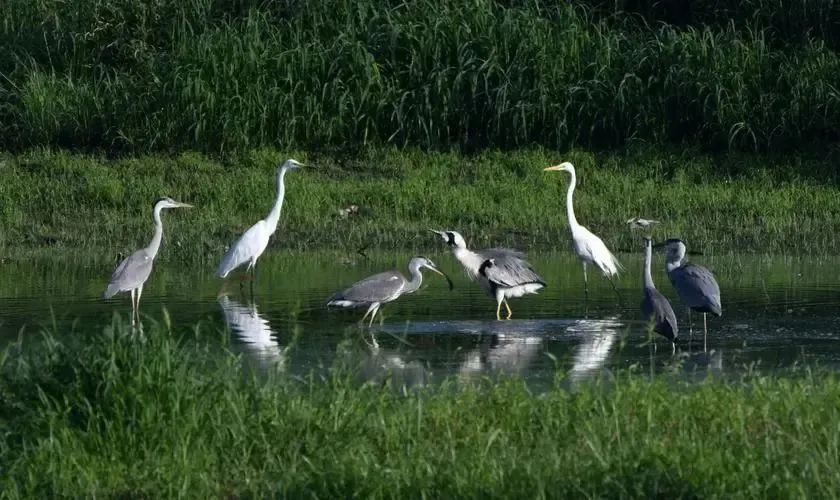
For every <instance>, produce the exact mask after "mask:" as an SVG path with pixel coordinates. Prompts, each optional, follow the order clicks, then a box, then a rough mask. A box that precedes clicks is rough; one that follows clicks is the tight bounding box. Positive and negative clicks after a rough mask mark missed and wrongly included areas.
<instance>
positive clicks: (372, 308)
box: [359, 302, 376, 324]
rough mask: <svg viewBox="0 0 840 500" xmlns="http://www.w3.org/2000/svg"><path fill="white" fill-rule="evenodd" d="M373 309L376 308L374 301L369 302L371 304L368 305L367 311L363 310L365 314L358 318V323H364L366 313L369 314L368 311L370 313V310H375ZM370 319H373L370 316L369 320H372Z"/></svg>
mask: <svg viewBox="0 0 840 500" xmlns="http://www.w3.org/2000/svg"><path fill="white" fill-rule="evenodd" d="M375 309H376V302H374V303H373V304H371V305H370V307H368V309H367V311H365V315H364V316H362V319H361V320H359V323H361V324H364V323H365V319H367V317H368V314H370V313H371V311H373V310H375ZM372 320H373V318H371V321H372Z"/></svg>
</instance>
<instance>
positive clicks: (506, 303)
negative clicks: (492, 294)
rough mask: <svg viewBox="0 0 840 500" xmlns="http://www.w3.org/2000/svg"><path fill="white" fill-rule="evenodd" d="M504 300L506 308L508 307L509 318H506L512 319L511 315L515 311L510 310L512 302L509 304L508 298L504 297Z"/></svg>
mask: <svg viewBox="0 0 840 500" xmlns="http://www.w3.org/2000/svg"><path fill="white" fill-rule="evenodd" d="M503 301H504V303H505V309H507V318H505V319H510V317H511V316H513V311H511V310H510V304H508V301H507V299H503Z"/></svg>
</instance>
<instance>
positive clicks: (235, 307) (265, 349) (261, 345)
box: [218, 294, 286, 366]
mask: <svg viewBox="0 0 840 500" xmlns="http://www.w3.org/2000/svg"><path fill="white" fill-rule="evenodd" d="M218 302H219V305H220V306H221V308H222V312H223V313H224V316H225V323H226V324H227V326H228V328H230V330H231V332H233V333H234V335H236V337H237V340H239V341H240V343H241V344H242V345H243V346H244V347H245V348H246V349H247V350H248V351H249V352H250V353H251V354H252V355H253V356H254V357H255V358H257V359H258V360H259V361H261V362H269V363H274V364H278V365H280V366H283V365H285V361H286V356H285V353H284V352H283V349H282V348H281V347H280V345H279V344H278V343H277V339H276V336H277V334H276V332H275V331H273V330H272V329H271V325H270V324H269V323H268V321H267V320H266V319H265V318H263V317H262V316H260V314H259V312H257V305H256V304H255V303H253V302H251V303H249V304H247V305H243V304H241V303H240V302H237V301H235V300H233V299H231V298H230V297H228V296H227V295H226V294H223V295H221V296H220V297H219V299H218Z"/></svg>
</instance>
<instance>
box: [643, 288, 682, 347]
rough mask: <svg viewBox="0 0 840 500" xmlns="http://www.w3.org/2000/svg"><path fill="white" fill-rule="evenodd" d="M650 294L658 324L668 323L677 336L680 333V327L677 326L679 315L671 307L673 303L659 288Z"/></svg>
mask: <svg viewBox="0 0 840 500" xmlns="http://www.w3.org/2000/svg"><path fill="white" fill-rule="evenodd" d="M650 296H651V302H652V305H653V314H654V317H655V318H656V322H657V323H658V324H664V325H668V326H669V327H670V328H671V333H672V334H673V335H674V337H676V336H677V334H678V333H679V328H678V327H677V316H676V315H675V314H674V308H673V307H671V303H670V302H668V299H667V298H665V296H664V295H662V294H661V293H660V292H659V290H656V289H653V290H651V293H650Z"/></svg>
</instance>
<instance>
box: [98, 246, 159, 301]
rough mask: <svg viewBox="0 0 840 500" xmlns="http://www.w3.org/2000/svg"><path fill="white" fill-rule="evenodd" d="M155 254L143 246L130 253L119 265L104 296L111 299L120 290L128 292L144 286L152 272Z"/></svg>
mask: <svg viewBox="0 0 840 500" xmlns="http://www.w3.org/2000/svg"><path fill="white" fill-rule="evenodd" d="M154 260H155V258H154V256H152V255H150V254H149V252H148V250H147V249H145V248H141V249H140V250H137V251H136V252H134V253H133V254H131V255H129V256H128V257H126V258H125V259H123V261H122V262H120V264H119V265H118V266H117V268H116V269H115V270H114V273H113V274H112V275H111V281H110V282H109V283H108V287H107V288H106V289H105V293H104V294H102V297H103V298H105V299H110V298H111V297H113V296H114V295H116V294H117V293H119V292H128V291H131V290H134V289H136V288H139V287H141V286H143V284H144V283H145V282H146V280H148V279H149V276H150V275H151V274H152V264H153V263H154Z"/></svg>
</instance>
